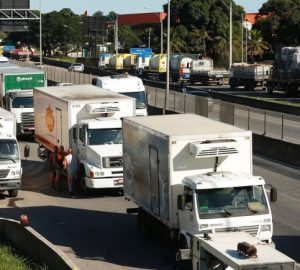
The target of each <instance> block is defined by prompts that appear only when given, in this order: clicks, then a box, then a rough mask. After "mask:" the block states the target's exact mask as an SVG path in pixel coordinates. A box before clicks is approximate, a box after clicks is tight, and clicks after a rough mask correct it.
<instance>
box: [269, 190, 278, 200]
mask: <svg viewBox="0 0 300 270" xmlns="http://www.w3.org/2000/svg"><path fill="white" fill-rule="evenodd" d="M270 201H271V202H276V201H277V188H276V187H271V189H270Z"/></svg>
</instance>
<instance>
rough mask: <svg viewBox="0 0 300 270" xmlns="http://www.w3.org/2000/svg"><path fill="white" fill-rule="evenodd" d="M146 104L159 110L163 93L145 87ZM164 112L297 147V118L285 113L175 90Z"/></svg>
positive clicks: (299, 136) (299, 120) (299, 133)
mask: <svg viewBox="0 0 300 270" xmlns="http://www.w3.org/2000/svg"><path fill="white" fill-rule="evenodd" d="M146 90H147V93H148V104H149V105H150V106H154V107H157V108H161V109H162V108H163V107H164V102H165V90H164V89H161V88H155V87H149V86H146ZM167 110H168V111H173V112H176V113H195V114H199V115H203V116H206V117H209V118H211V119H214V120H218V121H222V122H225V123H228V124H232V125H235V126H237V127H240V128H242V129H246V130H251V131H252V132H253V133H255V134H259V135H264V136H267V137H270V138H274V139H279V140H283V141H286V142H290V143H294V144H300V117H299V116H295V115H290V114H286V113H280V112H274V111H268V110H262V109H256V108H253V107H248V106H245V105H239V104H234V103H230V102H225V101H222V100H219V99H210V98H206V97H201V96H194V95H191V94H183V93H179V92H175V91H170V92H169V100H168V103H167Z"/></svg>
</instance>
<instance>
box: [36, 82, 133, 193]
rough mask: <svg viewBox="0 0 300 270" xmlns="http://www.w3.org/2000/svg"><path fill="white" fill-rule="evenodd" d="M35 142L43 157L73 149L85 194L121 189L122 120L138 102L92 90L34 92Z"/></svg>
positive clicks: (76, 87) (70, 88) (90, 87)
mask: <svg viewBox="0 0 300 270" xmlns="http://www.w3.org/2000/svg"><path fill="white" fill-rule="evenodd" d="M33 96H34V111H35V140H36V141H37V142H38V143H39V144H40V147H39V154H40V156H45V157H47V156H48V155H49V153H50V152H51V151H53V150H54V146H60V145H62V146H64V149H67V148H68V147H71V148H72V149H73V155H74V156H75V157H76V158H77V159H78V161H79V164H80V165H79V168H78V169H79V171H78V173H79V175H80V183H81V187H82V188H83V190H84V191H88V190H89V189H100V188H122V187H123V154H122V124H121V118H123V117H128V116H134V115H135V100H134V99H133V98H129V97H127V96H124V95H120V94H117V93H114V92H111V91H108V90H104V89H99V88H98V87H96V86H93V85H73V86H61V87H59V86H58V87H43V88H35V89H34V93H33Z"/></svg>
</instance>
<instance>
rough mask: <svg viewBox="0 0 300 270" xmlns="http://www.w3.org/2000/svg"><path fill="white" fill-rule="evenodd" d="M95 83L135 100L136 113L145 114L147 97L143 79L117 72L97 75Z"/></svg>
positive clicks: (138, 114)
mask: <svg viewBox="0 0 300 270" xmlns="http://www.w3.org/2000/svg"><path fill="white" fill-rule="evenodd" d="M94 82H95V85H96V86H98V87H101V88H103V89H106V90H110V91H113V92H116V93H120V94H123V95H126V96H129V97H132V98H135V100H136V115H137V116H140V115H143V116H145V115H147V114H148V113H147V97H146V91H145V86H144V84H143V81H142V80H141V79H140V78H139V77H136V76H131V75H128V74H118V75H112V76H103V77H97V78H96V79H95V81H94Z"/></svg>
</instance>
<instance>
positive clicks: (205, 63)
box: [189, 58, 229, 85]
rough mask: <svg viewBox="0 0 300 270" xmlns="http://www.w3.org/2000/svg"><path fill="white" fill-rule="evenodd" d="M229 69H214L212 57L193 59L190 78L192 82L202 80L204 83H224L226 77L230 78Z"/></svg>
mask: <svg viewBox="0 0 300 270" xmlns="http://www.w3.org/2000/svg"><path fill="white" fill-rule="evenodd" d="M228 76H229V72H228V71H227V70H221V69H220V70H218V69H214V64H213V60H212V59H208V58H206V59H199V60H193V61H192V62H191V63H190V79H189V82H190V83H191V84H193V83H196V82H200V83H202V84H203V85H209V84H218V85H222V84H223V83H224V79H226V78H228Z"/></svg>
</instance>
